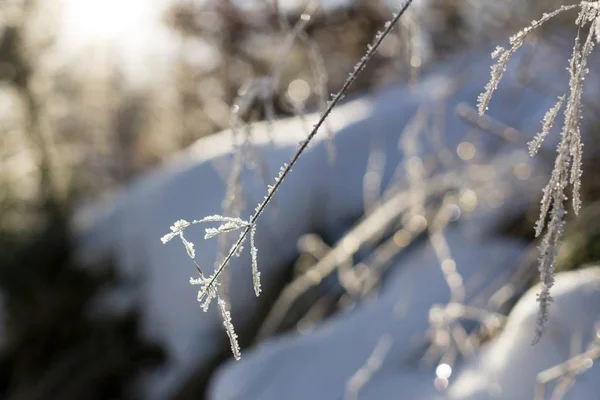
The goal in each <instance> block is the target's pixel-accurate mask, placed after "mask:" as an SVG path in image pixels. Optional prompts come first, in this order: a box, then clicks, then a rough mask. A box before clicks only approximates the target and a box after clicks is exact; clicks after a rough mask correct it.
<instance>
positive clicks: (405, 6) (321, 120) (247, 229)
mask: <svg viewBox="0 0 600 400" xmlns="http://www.w3.org/2000/svg"><path fill="white" fill-rule="evenodd" d="M412 2H413V0H407V1H406V2H405V3H404V4H403V5H402V6H401V7H400V9H399V10H398V12H397V13H395V14H394V16H393V18H392V19H391V20H390V21H388V22H387V23H386V25H385V28H384V30H383V31H382V32H381V33H380V34H378V35H377V36H376V37H375V41H374V43H373V45H371V46H369V48H368V50H367V53H366V54H365V56H364V57H363V58H361V60H360V61H359V62H358V64H356V66H355V67H354V70H353V71H352V73H351V74H350V75H349V76H348V78H347V79H346V81H345V82H344V85H343V86H342V88H341V89H340V90H339V91H338V92H337V93H336V94H335V96H334V97H333V99H332V100H331V102H330V103H329V105H328V107H327V109H326V110H325V111H324V112H323V114H322V115H321V117H320V118H319V120H318V121H317V123H316V124H315V125H314V127H313V129H312V130H311V132H310V133H309V134H308V136H307V138H306V140H304V141H303V142H302V143H301V144H300V147H299V148H298V150H297V151H296V153H295V154H294V155H293V156H292V158H291V160H290V162H289V163H288V164H286V165H285V167H283V168H282V170H281V173H280V174H279V176H278V179H277V180H276V181H275V184H274V185H273V186H272V188H271V190H269V192H268V194H267V196H266V197H265V199H264V200H263V201H262V202H261V203H260V204H259V205H258V207H257V208H256V211H255V213H254V215H253V216H252V218H250V223H249V224H248V226H246V227H245V228H244V229H243V230H242V232H241V233H240V236H239V238H238V240H237V242H236V243H235V244H234V245H233V246H232V247H231V250H229V253H228V254H227V256H226V257H225V259H223V261H222V262H221V264H220V265H219V267H218V268H217V270H216V271H215V273H214V274H213V276H212V278H211V280H210V281H209V283H208V285H207V286H206V289H207V290H208V289H209V288H210V287H212V285H213V284H214V282H215V280H216V279H217V278H218V277H219V275H220V274H221V272H222V271H223V269H224V268H225V266H226V265H227V263H228V262H229V261H230V260H231V258H232V257H233V256H234V255H235V254H236V253H238V251H239V248H240V246H241V245H242V244H243V243H244V241H245V239H246V237H247V235H248V233H249V232H250V229H251V226H252V225H254V224H255V223H256V222H257V221H258V219H259V218H260V216H261V215H262V213H263V212H264V210H265V208H266V206H267V204H269V202H270V201H271V199H272V198H273V196H274V195H275V193H276V192H277V190H278V189H279V187H280V186H281V183H283V181H284V180H285V178H286V177H287V175H288V174H289V173H290V171H291V170H292V168H293V167H294V166H295V165H296V162H297V161H298V159H299V158H300V156H301V155H302V153H303V152H304V150H306V148H307V147H308V144H309V143H310V142H311V141H312V139H313V138H314V137H315V135H316V134H317V132H318V131H319V128H320V127H321V125H323V123H324V122H325V120H326V119H327V117H328V116H329V114H331V111H332V110H333V108H334V107H335V106H336V105H337V104H338V103H339V102H340V100H342V98H343V97H344V95H345V94H346V92H347V91H348V89H349V88H350V86H351V85H352V84H353V83H354V81H355V80H356V79H357V78H358V76H359V75H360V73H361V72H362V71H363V69H364V68H365V66H366V65H367V63H368V62H369V60H370V59H371V58H372V57H373V55H374V54H375V52H376V51H377V50H378V49H379V46H381V43H382V42H383V40H384V39H385V38H386V36H387V35H388V34H389V33H390V32H391V31H392V29H393V28H394V26H395V25H396V24H397V23H398V20H399V19H400V17H401V16H402V15H403V14H404V13H405V12H406V10H407V9H408V7H409V6H410V5H411V4H412Z"/></svg>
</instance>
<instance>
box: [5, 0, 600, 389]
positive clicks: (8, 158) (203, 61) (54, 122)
mask: <svg viewBox="0 0 600 400" xmlns="http://www.w3.org/2000/svg"><path fill="white" fill-rule="evenodd" d="M500 3H502V5H501V4H500ZM510 3H511V2H510V1H506V2H495V1H490V2H481V1H465V0H463V1H455V0H429V1H423V2H418V1H417V2H415V7H414V8H413V9H411V10H410V12H409V14H407V18H403V19H402V21H401V22H402V23H401V26H400V27H399V28H398V29H397V30H395V31H394V33H393V35H391V36H390V37H388V38H387V39H386V40H385V42H384V44H383V46H382V48H381V50H380V51H379V52H378V53H377V55H376V56H375V57H374V59H373V60H372V61H371V62H370V64H369V65H368V67H367V69H366V70H365V71H364V73H363V74H362V75H361V76H360V78H359V79H358V81H357V82H356V84H355V85H354V86H353V87H352V89H351V92H352V95H360V94H365V93H369V92H372V91H374V90H376V89H377V88H380V87H383V86H385V85H386V84H389V83H392V82H393V83H398V82H407V83H408V84H412V83H415V82H418V80H419V75H420V74H421V73H423V70H424V69H426V68H427V67H428V65H431V64H435V63H437V62H440V61H441V60H443V59H444V58H445V57H446V56H448V55H451V54H453V53H454V52H456V51H458V50H460V49H461V48H464V47H466V46H474V45H477V44H478V43H482V42H485V41H487V40H489V39H490V38H491V37H492V36H494V35H499V37H502V36H500V35H505V34H506V33H507V32H512V31H513V30H515V29H517V28H518V27H520V26H522V24H523V23H525V22H527V20H519V19H517V18H512V17H511V13H512V12H514V10H513V9H512V7H514V4H510ZM513 3H514V2H513ZM524 3H527V2H524ZM533 3H535V5H533ZM537 3H538V2H531V3H527V5H525V6H524V7H531V8H535V10H536V12H537V11H538V10H539V12H540V13H541V11H543V9H544V8H545V7H551V6H552V5H553V4H550V3H553V2H544V3H545V5H544V6H543V7H541V8H540V7H538V4H537ZM483 4H485V5H483ZM394 6H395V4H393V3H392V2H385V1H383V0H348V1H330V2H323V4H321V2H317V4H316V6H315V5H314V4H306V3H304V2H298V3H296V2H290V1H286V2H284V1H277V0H263V1H260V0H256V1H234V0H206V1H194V0H171V1H168V0H161V1H154V2H151V1H150V0H140V1H133V0H123V1H116V0H115V1H109V0H104V1H101V0H64V1H59V2H56V1H51V0H1V1H0V289H1V297H0V298H1V300H2V307H1V308H2V309H3V315H2V322H1V323H0V327H2V330H1V332H0V344H1V347H0V397H2V398H5V399H42V398H43V399H81V398H86V399H92V398H97V399H108V398H138V397H137V395H136V389H135V385H134V383H135V378H136V377H137V376H139V374H141V373H143V371H145V370H148V369H150V368H154V367H157V366H160V363H161V362H162V361H164V359H165V357H166V356H167V355H166V354H164V353H163V351H162V350H161V349H160V347H158V346H157V345H155V344H154V343H149V342H147V341H145V340H143V339H142V338H141V337H140V334H139V327H138V315H137V313H136V311H135V310H134V311H131V312H128V313H127V314H126V315H122V314H119V315H107V314H106V313H95V312H91V311H92V310H94V306H95V300H96V299H97V297H98V296H99V295H101V294H102V292H103V291H104V290H107V288H109V287H110V286H111V285H112V284H113V283H114V282H115V279H116V274H115V273H114V269H113V268H111V267H112V266H111V262H110V260H107V261H106V266H105V268H95V269H93V271H94V272H91V271H92V270H90V269H84V268H81V266H80V265H78V264H77V263H76V262H75V260H74V258H73V246H72V242H73V239H72V237H71V235H70V230H69V220H70V217H71V216H72V214H73V212H74V210H76V209H77V207H78V206H79V205H81V204H83V203H86V202H89V201H91V200H93V199H96V198H98V197H99V196H101V195H102V194H104V193H107V192H109V191H111V190H114V189H116V188H118V187H120V186H123V185H127V183H128V182H131V181H132V179H134V178H136V177H137V176H139V175H140V174H141V173H143V172H144V171H147V170H148V169H150V168H152V167H155V166H157V165H160V164H161V162H163V161H164V160H167V159H169V158H170V157H171V156H172V155H173V154H174V153H175V152H177V151H178V150H180V149H183V148H186V147H187V146H189V145H190V144H191V143H193V142H194V141H196V140H197V139H199V138H201V137H203V136H206V135H210V134H213V133H215V132H218V131H221V130H223V129H226V128H229V127H230V126H232V124H239V123H245V122H250V121H258V120H265V119H275V118H283V117H286V116H292V115H298V114H303V113H304V112H308V111H316V110H318V109H320V108H322V107H323V105H324V104H325V103H326V101H327V100H328V98H329V93H334V92H336V91H337V90H338V89H339V88H340V86H341V85H342V83H343V82H344V80H345V79H346V76H347V74H348V72H349V71H350V70H351V69H352V67H353V66H354V64H355V63H356V62H357V60H359V59H360V58H361V57H362V55H363V54H364V53H365V50H366V47H367V45H368V44H369V43H371V41H372V38H373V37H374V35H375V34H376V32H377V31H378V30H379V29H381V27H382V26H383V24H384V23H385V21H387V20H388V19H389V17H390V15H391V11H392V10H393V8H394ZM482 7H485V8H486V12H485V13H480V11H481V8H482ZM476 13H479V14H478V15H480V16H481V17H482V18H480V19H478V20H477V22H476V23H474V22H473V20H472V19H471V16H472V15H473V14H476ZM303 15H310V18H307V17H303ZM523 15H534V14H533V13H524V14H523ZM481 26H486V27H488V28H486V29H485V30H483V29H482V30H481V31H477V34H474V32H475V30H477V29H480V28H478V27H481ZM490 27H491V28H490ZM483 33H485V34H483ZM486 35H487V37H486ZM504 37H506V36H504ZM589 170H591V168H590V169H589ZM586 243H588V241H586ZM595 243H596V247H594V246H593V245H590V246H591V247H590V249H591V250H590V251H592V252H593V251H597V244H598V241H597V240H596V241H595ZM594 248H596V250H594ZM589 258H594V257H593V256H592V257H589ZM98 271H101V272H98ZM198 395H201V393H196V397H194V398H197V396H198Z"/></svg>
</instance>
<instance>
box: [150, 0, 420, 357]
mask: <svg viewBox="0 0 600 400" xmlns="http://www.w3.org/2000/svg"><path fill="white" fill-rule="evenodd" d="M412 2H413V1H412V0H406V1H405V2H404V4H403V5H402V6H401V7H400V8H399V10H398V11H397V12H396V13H394V14H393V16H392V19H391V20H389V21H388V22H386V24H385V26H384V29H383V30H382V31H381V32H379V33H378V34H377V35H376V36H375V38H374V41H373V44H371V45H369V46H368V48H367V52H366V54H365V55H364V56H363V57H362V58H361V60H360V61H359V62H358V63H357V64H356V65H355V66H354V69H353V71H352V72H351V73H350V74H349V76H348V78H347V79H346V81H345V82H344V84H343V85H342V88H341V89H340V90H339V91H338V92H337V93H336V94H335V95H334V96H333V97H332V99H331V100H330V101H329V102H328V103H327V107H326V109H325V110H324V111H323V112H322V114H321V116H320V118H319V120H318V121H317V123H316V124H315V125H314V126H313V128H312V130H311V131H310V133H309V134H308V136H307V137H306V139H305V140H303V141H302V142H301V143H300V146H299V148H298V149H297V150H296V152H295V153H294V155H293V156H292V158H291V159H290V161H289V163H286V164H284V165H283V166H282V167H281V169H280V171H279V174H278V175H277V177H276V178H275V182H274V184H273V185H272V186H269V188H268V190H267V195H266V196H265V198H264V200H263V201H262V202H261V203H259V204H258V205H257V206H256V208H255V211H254V214H253V215H252V217H251V218H250V219H249V220H248V221H244V220H241V219H239V218H228V217H223V216H219V215H213V216H211V217H206V218H203V219H201V220H198V221H193V222H191V223H190V222H188V221H185V220H179V221H177V222H176V223H175V224H173V226H172V227H171V232H170V233H168V234H166V235H165V236H163V237H162V239H161V240H162V241H163V243H166V242H168V241H170V240H171V239H173V238H174V237H176V236H179V237H180V238H181V240H182V242H183V244H184V246H185V248H186V250H187V251H188V255H189V256H190V258H191V259H192V260H193V259H194V255H195V253H194V251H193V243H191V242H189V241H188V240H187V239H185V237H184V235H183V231H184V230H185V228H187V227H189V226H190V225H192V224H197V223H201V222H220V223H221V225H220V226H218V227H216V228H208V229H206V231H205V232H206V234H205V238H206V239H208V238H211V237H213V236H215V235H218V234H221V233H227V232H232V231H237V230H239V231H240V235H239V237H238V239H237V241H236V242H235V243H234V244H233V245H232V246H231V248H230V250H229V252H228V253H227V255H226V256H225V257H224V259H223V260H222V261H221V262H220V264H219V266H218V267H217V268H216V269H215V271H214V273H213V274H212V275H210V276H209V277H206V278H205V277H204V274H203V273H202V270H201V269H200V267H199V266H198V265H197V264H196V267H197V268H198V271H199V272H200V278H199V279H194V278H192V279H191V280H190V282H191V283H192V284H199V285H201V290H200V291H199V294H198V301H200V302H202V304H203V309H204V310H206V309H207V308H208V305H209V304H210V301H211V300H212V299H214V298H215V297H216V298H217V299H218V300H217V301H218V303H219V306H220V308H221V313H222V316H223V323H224V326H225V329H226V331H227V334H228V336H229V339H230V341H231V347H232V351H233V354H234V357H235V358H236V359H239V358H240V351H239V345H238V344H237V335H236V334H235V332H234V330H233V325H232V324H231V316H230V315H229V311H228V310H227V305H226V303H225V301H223V300H222V299H220V298H219V295H218V292H217V289H216V286H218V284H219V281H218V280H219V276H220V275H221V273H222V272H223V271H224V269H225V267H226V266H227V265H228V263H229V261H231V259H232V258H233V257H234V256H236V255H239V254H240V251H241V248H242V246H243V244H244V243H245V241H246V239H247V237H248V234H250V243H251V244H250V246H251V249H250V254H251V258H252V272H253V281H254V291H255V293H256V295H257V296H258V295H259V294H260V291H261V289H260V273H259V272H258V261H257V253H258V251H257V249H256V247H255V243H254V242H255V240H254V236H255V230H256V222H257V221H258V219H259V218H260V217H261V216H262V214H263V212H264V210H265V208H266V207H267V205H268V204H269V203H270V202H271V200H272V199H273V196H274V195H275V193H276V192H277V190H278V189H279V187H280V186H281V184H282V183H283V181H284V180H285V178H286V177H287V175H288V174H289V173H290V172H291V170H292V168H293V167H294V166H295V165H296V163H297V162H298V159H299V158H300V156H301V155H302V153H304V151H305V150H306V149H307V147H308V145H309V143H310V142H311V141H312V140H313V139H314V137H315V136H316V134H317V133H318V132H319V129H320V128H321V126H323V124H324V123H325V120H326V119H327V118H328V117H329V115H330V114H331V111H332V110H333V108H334V107H335V106H336V105H337V104H338V103H339V102H340V101H341V100H342V99H343V98H344V96H345V94H346V92H347V91H348V89H349V88H350V86H351V85H352V84H353V83H354V81H355V80H356V79H357V78H358V76H359V75H360V73H361V72H362V71H363V69H364V68H365V66H366V65H367V63H368V62H369V60H370V59H371V58H372V57H373V55H374V54H375V53H376V52H377V50H378V49H379V47H380V46H381V43H382V42H383V40H384V39H385V38H386V37H387V36H388V35H389V33H390V32H391V31H392V29H393V28H394V26H395V25H396V24H397V23H398V21H399V20H400V17H401V16H402V15H403V14H404V13H405V12H406V10H408V8H409V6H410V5H411V4H412Z"/></svg>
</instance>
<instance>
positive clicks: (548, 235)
mask: <svg viewBox="0 0 600 400" xmlns="http://www.w3.org/2000/svg"><path fill="white" fill-rule="evenodd" d="M576 7H579V8H580V10H579V13H578V15H577V19H576V20H575V24H576V26H577V36H576V38H575V42H574V46H573V53H572V56H571V58H570V60H569V68H568V71H569V89H568V94H567V95H565V96H561V97H559V99H558V102H557V103H556V104H555V105H554V106H553V107H552V108H551V109H550V110H548V112H547V113H546V115H545V116H544V119H543V121H542V130H541V132H540V133H539V134H538V135H537V136H536V137H535V138H534V139H533V140H532V141H531V142H530V143H529V153H530V154H531V155H532V156H533V155H535V154H536V153H537V152H538V151H539V149H540V148H541V146H542V142H543V140H544V138H545V137H546V136H547V134H548V132H549V131H550V129H551V128H552V125H553V123H554V121H555V119H556V116H557V114H558V112H559V111H560V109H561V108H562V106H563V103H564V101H565V99H566V105H565V110H564V117H565V118H564V123H563V126H562V129H561V134H560V135H561V140H560V142H559V144H558V147H557V156H556V159H555V162H554V168H553V170H552V173H551V175H550V180H549V182H548V184H547V185H546V187H545V188H544V190H543V195H542V200H541V207H540V216H539V219H538V221H537V223H536V226H535V233H536V236H540V235H542V233H543V232H544V230H546V232H545V234H544V237H543V239H542V242H541V245H540V247H539V250H540V257H539V267H538V268H539V271H540V277H541V281H542V291H541V292H540V294H539V295H538V302H539V303H540V310H539V313H538V319H537V326H536V332H535V337H534V342H536V341H538V340H539V339H540V337H541V335H542V333H543V331H544V326H545V323H546V321H547V319H548V308H549V305H550V303H551V302H552V297H551V296H550V289H551V288H552V286H553V284H554V269H555V264H556V255H557V252H558V246H559V245H560V242H561V238H562V234H563V227H564V218H565V215H566V214H567V211H566V210H565V202H566V200H567V196H566V195H565V191H566V188H567V186H568V185H572V186H573V191H572V204H573V210H574V211H575V214H578V212H579V210H580V208H581V199H580V194H579V192H580V188H581V174H582V154H583V143H582V141H581V132H580V120H581V109H582V93H583V81H584V79H585V76H586V75H587V73H588V72H589V71H588V67H587V63H588V58H589V56H590V54H591V52H592V50H593V49H594V46H595V43H596V42H597V41H598V40H599V39H600V37H599V36H600V35H599V32H600V1H582V2H580V3H579V4H576V5H571V6H561V7H560V8H558V9H557V10H555V11H553V12H551V13H547V14H544V15H543V16H542V18H541V19H540V20H539V21H533V22H532V23H531V25H529V26H528V27H527V28H525V29H523V30H522V31H520V32H519V33H517V34H516V35H514V36H512V37H511V38H510V47H509V48H508V49H505V48H503V47H498V48H497V49H496V51H494V52H493V53H492V58H494V59H497V60H498V61H497V62H496V64H494V65H493V66H492V75H491V79H490V81H489V82H488V84H487V85H486V87H485V91H484V92H483V93H482V94H481V95H480V96H479V99H478V111H479V113H480V114H483V113H484V112H485V111H486V110H487V108H488V105H489V102H490V99H491V97H492V94H493V92H494V91H495V90H496V88H497V87H498V84H499V82H500V79H501V78H502V75H503V74H504V72H505V71H506V67H507V64H508V61H509V59H510V57H511V56H512V54H513V53H514V52H515V51H517V50H518V49H519V48H520V47H521V46H522V45H523V39H524V37H525V36H526V35H527V34H528V33H529V32H531V31H532V30H533V29H535V28H537V27H539V26H540V25H542V24H543V23H544V22H546V21H548V20H549V19H551V18H553V17H554V16H556V15H558V14H560V13H562V12H564V11H567V10H571V9H574V8H576ZM587 25H589V31H588V33H587V37H586V40H585V42H584V43H583V45H582V44H581V40H580V34H581V31H582V28H584V27H586V26H587ZM548 219H549V221H548V222H546V221H547V220H548Z"/></svg>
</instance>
